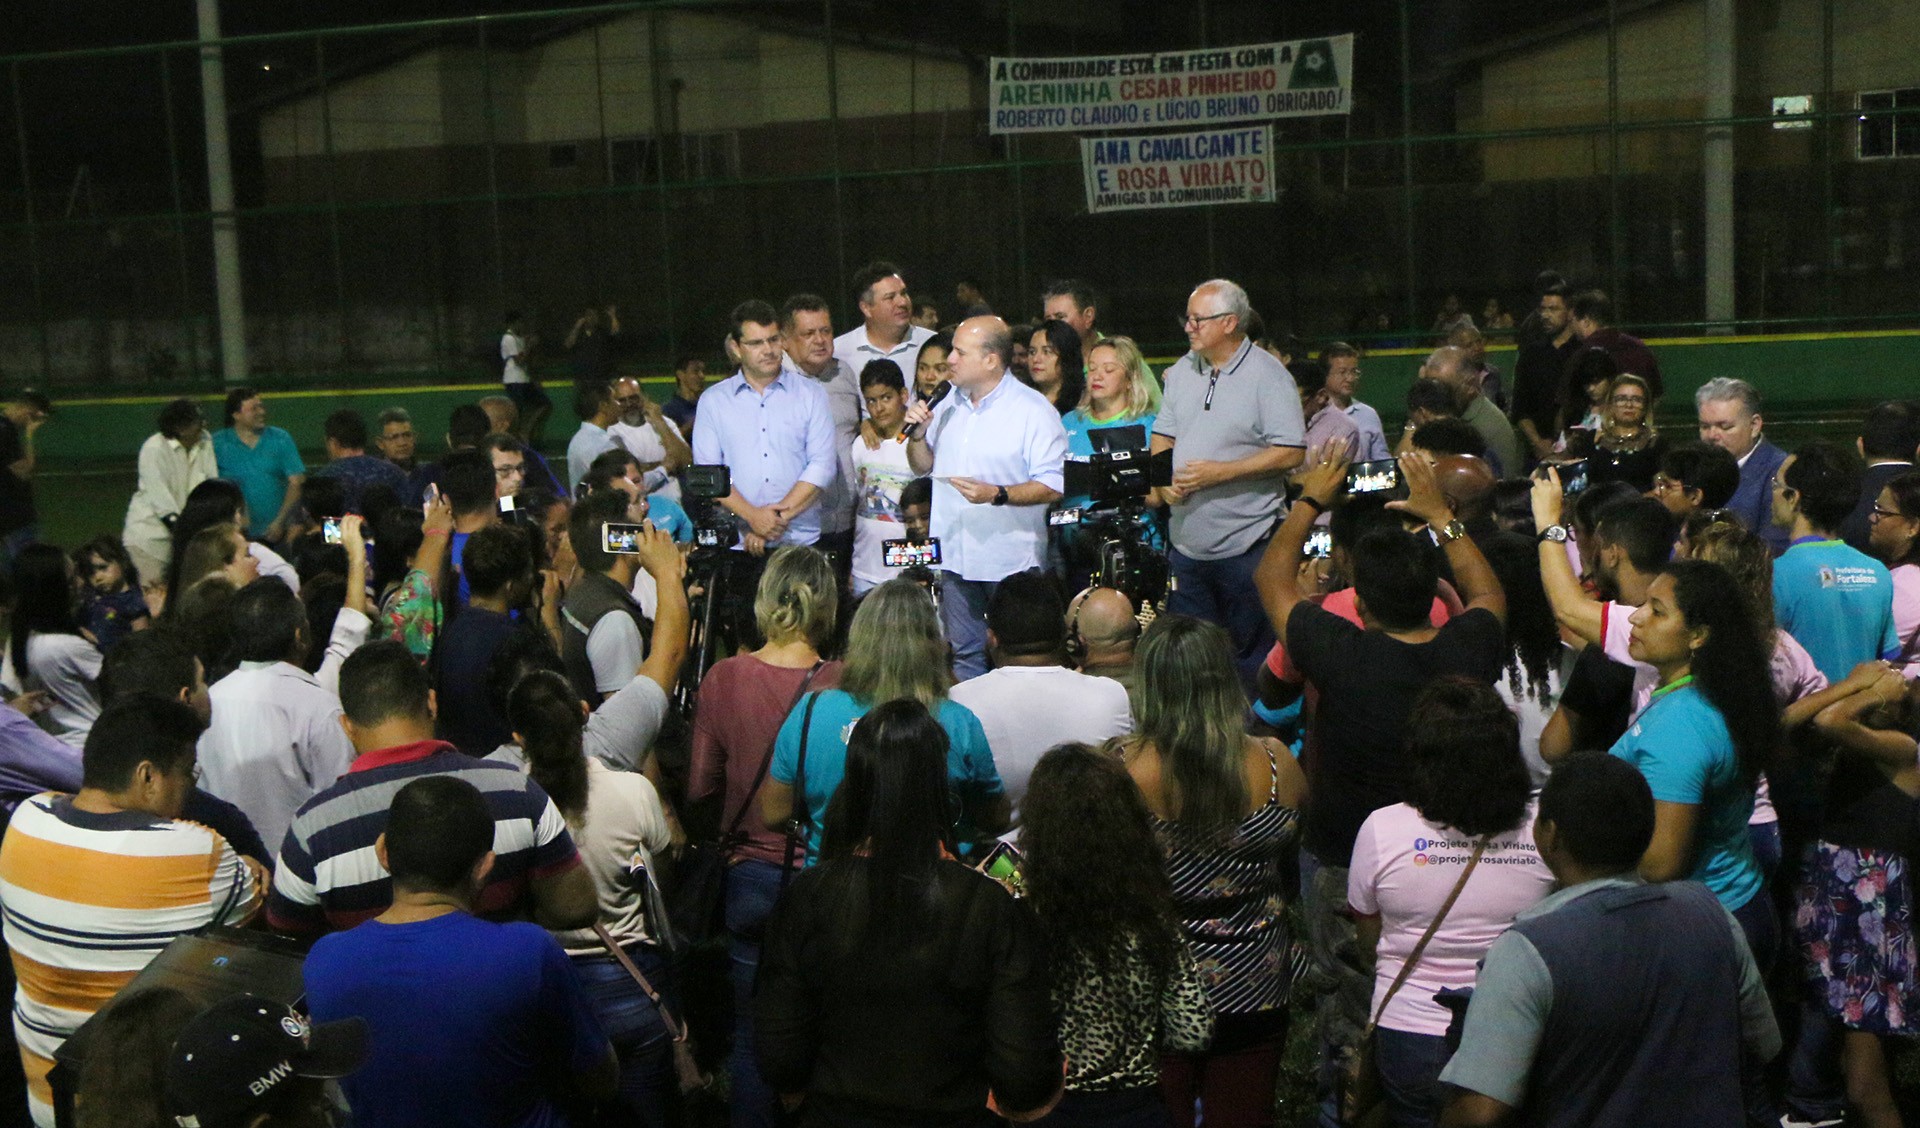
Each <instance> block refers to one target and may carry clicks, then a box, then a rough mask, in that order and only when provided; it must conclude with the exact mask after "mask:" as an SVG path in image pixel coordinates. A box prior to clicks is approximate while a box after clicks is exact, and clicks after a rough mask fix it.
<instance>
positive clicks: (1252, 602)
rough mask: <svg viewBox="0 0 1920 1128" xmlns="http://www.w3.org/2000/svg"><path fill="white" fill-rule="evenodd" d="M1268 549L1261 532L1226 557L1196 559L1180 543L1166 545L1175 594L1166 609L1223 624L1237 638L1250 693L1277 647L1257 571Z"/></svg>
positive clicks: (1237, 659) (1238, 662) (1238, 664)
mask: <svg viewBox="0 0 1920 1128" xmlns="http://www.w3.org/2000/svg"><path fill="white" fill-rule="evenodd" d="M1266 551H1267V538H1265V537H1262V538H1261V539H1260V540H1259V541H1258V542H1257V543H1256V544H1255V545H1254V546H1253V547H1252V548H1250V549H1248V550H1247V551H1245V552H1243V553H1241V554H1240V555H1238V556H1229V557H1227V558H1225V559H1223V560H1195V559H1193V558H1192V557H1190V556H1188V555H1186V554H1185V553H1183V552H1181V551H1180V550H1179V549H1177V548H1172V549H1168V550H1167V568H1168V570H1169V571H1171V572H1172V573H1173V594H1171V595H1169V596H1168V597H1167V611H1168V612H1169V613H1171V614H1174V615H1191V616H1193V617H1194V618H1196V619H1205V620H1206V621H1208V622H1209V623H1218V624H1219V625H1220V626H1221V627H1224V628H1225V629H1226V632H1227V637H1228V639H1230V640H1231V641H1232V643H1233V664H1234V667H1235V668H1236V669H1238V670H1239V671H1240V681H1241V684H1242V685H1244V686H1245V687H1246V691H1247V696H1249V697H1251V696H1253V692H1254V676H1255V675H1256V674H1258V673H1259V672H1260V664H1261V663H1262V662H1265V661H1266V660H1267V653H1268V652H1269V651H1271V650H1272V649H1273V624H1272V623H1269V622H1268V621H1267V611H1266V608H1264V607H1262V606H1260V589H1258V588H1256V587H1255V586H1254V583H1253V570H1254V569H1255V568H1257V567H1259V566H1260V557H1261V556H1262V555H1263V554H1265V552H1266Z"/></svg>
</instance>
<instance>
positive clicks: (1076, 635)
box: [1067, 588, 1096, 666]
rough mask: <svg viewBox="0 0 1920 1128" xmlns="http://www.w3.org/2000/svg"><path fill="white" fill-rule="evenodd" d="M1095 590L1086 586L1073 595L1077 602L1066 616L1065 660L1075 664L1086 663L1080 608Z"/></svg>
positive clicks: (1082, 664) (1085, 644)
mask: <svg viewBox="0 0 1920 1128" xmlns="http://www.w3.org/2000/svg"><path fill="white" fill-rule="evenodd" d="M1095 590H1096V589H1094V588H1088V589H1087V590H1085V591H1083V592H1081V593H1080V594H1079V595H1077V596H1075V597H1074V598H1075V599H1077V600H1078V601H1079V602H1077V603H1075V604H1074V605H1073V612H1072V613H1071V614H1069V615H1068V616H1067V660H1068V661H1070V662H1072V663H1073V664H1074V665H1075V666H1084V665H1086V663H1087V640H1086V639H1084V638H1081V637H1080V608H1082V607H1084V606H1086V603H1087V599H1088V598H1089V597H1090V596H1092V595H1093V593H1094V591H1095Z"/></svg>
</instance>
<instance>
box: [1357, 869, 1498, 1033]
mask: <svg viewBox="0 0 1920 1128" xmlns="http://www.w3.org/2000/svg"><path fill="white" fill-rule="evenodd" d="M1486 850H1487V840H1486V839H1485V838H1482V839H1481V840H1480V841H1478V842H1475V843H1474V844H1473V856H1472V857H1471V858H1468V859H1467V868H1466V869H1463V870H1461V871H1460V880H1458V881H1456V882H1454V883H1453V892H1451V893H1449V894H1447V901H1446V903H1445V904H1443V905H1441V906H1440V915H1438V916H1436V917H1434V918H1433V923H1432V924H1429V925H1428V926H1427V930H1426V932H1424V933H1422V934H1421V936H1420V942H1419V943H1418V944H1415V945H1414V946H1413V951H1411V952H1409V953H1407V962H1406V963H1404V964H1402V965H1400V974H1399V975H1396V976H1394V977H1393V985H1392V986H1391V987H1388V988H1387V993H1386V996H1385V997H1383V998H1382V999H1381V1000H1380V1006H1379V1007H1378V1008H1377V1009H1376V1010H1375V1011H1374V1012H1373V1018H1372V1020H1371V1021H1369V1022H1368V1023H1367V1033H1369V1034H1371V1033H1372V1032H1373V1028H1374V1027H1375V1026H1378V1025H1379V1024H1380V1016H1381V1015H1382V1014H1385V1013H1386V1010H1387V1004H1388V1003H1391V1002H1392V1001H1393V997H1394V995H1396V994H1398V993H1399V991H1400V988H1401V986H1402V985H1403V984H1405V983H1406V981H1407V976H1409V975H1412V974H1413V969H1414V966H1415V965H1417V964H1418V963H1419V962H1420V957H1421V956H1423V955H1426V953H1427V945H1428V944H1429V943H1430V942H1432V940H1433V934H1434V933H1436V932H1438V931H1440V925H1441V924H1442V923H1443V922H1444V921H1445V920H1446V919H1447V914H1448V913H1450V912H1452V911H1453V903H1454V902H1455V901H1458V900H1459V899H1460V891H1461V890H1463V889H1465V888H1466V887H1467V878H1469V877H1472V876H1473V868H1474V867H1475V866H1477V865H1479V864H1480V855H1481V854H1484V853H1486Z"/></svg>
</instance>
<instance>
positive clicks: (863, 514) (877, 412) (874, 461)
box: [852, 358, 914, 596]
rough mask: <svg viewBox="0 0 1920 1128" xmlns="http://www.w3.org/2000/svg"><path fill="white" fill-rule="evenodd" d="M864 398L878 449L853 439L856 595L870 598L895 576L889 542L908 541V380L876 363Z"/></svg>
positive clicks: (866, 377) (867, 372) (864, 381)
mask: <svg viewBox="0 0 1920 1128" xmlns="http://www.w3.org/2000/svg"><path fill="white" fill-rule="evenodd" d="M860 395H861V396H862V397H863V398H864V399H865V400H866V405H867V418H868V419H869V420H871V421H872V422H873V429H874V432H875V434H876V435H877V436H878V437H879V440H880V442H879V445H878V446H873V447H869V446H868V445H867V441H866V439H865V437H864V436H860V435H856V436H854V439H853V473H854V481H853V569H852V573H853V594H854V595H855V596H861V595H865V594H866V593H867V592H869V591H871V590H873V589H874V588H875V587H878V586H879V585H881V584H884V583H886V582H887V581H888V580H891V579H893V578H894V577H895V576H898V575H900V573H901V569H900V568H898V567H891V568H890V567H888V566H887V563H886V557H885V550H884V548H883V547H882V546H883V545H884V544H885V542H887V541H890V540H902V539H907V538H908V533H907V527H906V524H905V520H904V517H903V515H902V513H901V505H900V491H901V490H903V489H904V488H906V485H907V483H908V482H911V481H912V480H913V477H914V475H913V469H912V468H911V467H909V466H908V465H907V444H906V443H904V442H902V441H901V437H900V431H901V428H902V427H903V426H905V424H906V414H907V378H906V374H905V373H904V372H902V371H900V366H899V365H897V364H895V363H894V362H893V361H891V360H887V359H884V358H882V359H880V360H875V361H871V362H869V363H868V364H867V367H866V368H865V369H864V370H862V371H861V373H860Z"/></svg>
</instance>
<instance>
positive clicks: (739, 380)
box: [693, 368, 840, 548]
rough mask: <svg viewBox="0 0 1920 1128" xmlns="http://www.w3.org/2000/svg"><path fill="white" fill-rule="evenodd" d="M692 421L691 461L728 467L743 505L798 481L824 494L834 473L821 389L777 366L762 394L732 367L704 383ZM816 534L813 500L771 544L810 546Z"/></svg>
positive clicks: (770, 500)
mask: <svg viewBox="0 0 1920 1128" xmlns="http://www.w3.org/2000/svg"><path fill="white" fill-rule="evenodd" d="M700 421H701V424H702V425H701V426H700V427H699V428H698V429H697V430H695V432H694V435H693V460H694V461H695V462H696V463H699V464H701V465H710V464H712V463H716V462H718V463H724V464H725V465H726V467H727V469H728V470H730V471H732V476H733V488H734V489H736V490H738V491H740V496H741V497H743V498H745V499H746V501H747V502H748V504H750V505H758V506H767V505H772V504H774V503H775V502H778V501H779V500H780V499H782V498H784V497H786V496H787V493H788V491H790V490H792V489H793V487H794V485H795V484H796V483H799V482H806V483H808V484H810V485H813V486H817V487H819V488H820V490H821V491H822V493H824V492H825V491H826V489H827V488H828V487H829V486H831V485H833V481H834V478H835V477H837V476H838V474H839V467H840V461H839V458H838V456H837V455H836V454H835V451H834V444H833V409H832V408H831V407H830V406H829V405H828V403H827V393H826V392H824V391H822V390H821V389H820V386H819V385H818V384H815V383H814V382H813V381H812V380H808V379H803V378H801V377H799V376H798V375H796V374H792V373H789V372H787V371H786V370H785V369H784V368H783V369H782V370H781V371H780V373H779V375H777V376H775V377H774V378H773V383H771V384H768V385H767V390H766V391H764V392H756V391H754V389H753V385H751V384H749V383H747V378H746V376H745V375H744V374H742V373H739V372H735V373H734V374H733V375H732V376H729V377H727V378H726V379H725V380H722V381H720V382H719V383H718V384H715V385H714V386H713V387H711V388H708V389H707V390H706V392H705V394H703V395H702V396H701V397H700ZM819 539H820V507H819V505H817V504H816V505H810V506H808V507H807V508H806V509H804V510H802V511H801V512H799V513H796V514H794V515H793V517H792V518H791V519H790V521H789V522H788V524H787V532H786V535H785V536H783V537H781V538H780V539H779V540H778V541H775V542H774V543H775V544H812V543H813V542H814V541H817V540H819ZM767 547H769V548H772V547H773V545H768V546H767Z"/></svg>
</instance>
